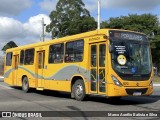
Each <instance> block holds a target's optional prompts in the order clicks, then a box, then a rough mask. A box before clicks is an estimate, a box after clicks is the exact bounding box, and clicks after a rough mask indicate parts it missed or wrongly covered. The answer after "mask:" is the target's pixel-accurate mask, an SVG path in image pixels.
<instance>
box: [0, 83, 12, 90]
mask: <svg viewBox="0 0 160 120" xmlns="http://www.w3.org/2000/svg"><path fill="white" fill-rule="evenodd" d="M0 86H1V87H3V88H6V89H13V88H11V87H9V86H5V85H1V84H0Z"/></svg>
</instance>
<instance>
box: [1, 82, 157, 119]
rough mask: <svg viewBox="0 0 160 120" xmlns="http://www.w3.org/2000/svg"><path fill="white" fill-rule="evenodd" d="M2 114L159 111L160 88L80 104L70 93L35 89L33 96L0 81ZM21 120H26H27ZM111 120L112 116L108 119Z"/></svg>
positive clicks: (91, 98)
mask: <svg viewBox="0 0 160 120" xmlns="http://www.w3.org/2000/svg"><path fill="white" fill-rule="evenodd" d="M0 111H160V87H159V86H157V87H154V93H153V95H151V96H145V97H123V98H122V99H120V100H116V101H112V100H109V99H106V98H105V97H98V96H96V97H95V96H90V97H87V98H86V100H85V101H83V102H81V101H76V100H74V99H71V98H70V94H67V93H61V92H53V91H36V90H32V91H31V92H30V93H24V92H23V91H22V90H21V88H13V87H9V86H8V85H7V84H5V83H4V82H0ZM3 119H6V118H3ZM19 119H23V120H26V119H28V118H25V119H24V118H19ZM44 119H53V118H44ZM54 119H56V120H57V119H60V120H61V119H63V120H70V119H71V120H72V119H78V120H81V119H84V120H88V119H91V120H93V119H94V120H100V119H106V118H103V117H96V118H93V117H92V118H87V117H85V116H83V117H82V118H80V117H75V118H72V117H70V116H68V117H63V118H62V117H60V118H54ZM108 119H111V117H109V118H108ZM112 119H117V117H113V118H112ZM118 119H122V120H124V119H129V120H135V119H136V120H138V119H141V120H143V119H149V120H151V119H157V120H158V119H159V118H157V117H147V118H146V117H138V118H135V117H124V118H123V117H118ZM7 120H8V118H7ZM34 120H35V119H34Z"/></svg>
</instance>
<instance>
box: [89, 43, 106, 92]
mask: <svg viewBox="0 0 160 120" xmlns="http://www.w3.org/2000/svg"><path fill="white" fill-rule="evenodd" d="M89 56H90V64H89V69H90V86H89V87H90V93H93V94H106V76H105V72H106V69H105V68H106V43H95V44H90V55H89Z"/></svg>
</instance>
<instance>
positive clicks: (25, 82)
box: [22, 77, 29, 93]
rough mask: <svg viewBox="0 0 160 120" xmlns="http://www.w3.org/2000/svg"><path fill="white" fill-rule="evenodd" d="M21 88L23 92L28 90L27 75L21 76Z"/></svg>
mask: <svg viewBox="0 0 160 120" xmlns="http://www.w3.org/2000/svg"><path fill="white" fill-rule="evenodd" d="M22 90H23V91H24V92H26V93H27V92H28V91H29V82H28V78H27V77H24V78H23V81H22Z"/></svg>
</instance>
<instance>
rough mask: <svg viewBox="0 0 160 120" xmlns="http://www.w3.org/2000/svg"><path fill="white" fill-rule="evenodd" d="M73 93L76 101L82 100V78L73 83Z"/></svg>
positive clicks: (83, 96) (83, 94)
mask: <svg viewBox="0 0 160 120" xmlns="http://www.w3.org/2000/svg"><path fill="white" fill-rule="evenodd" d="M72 89H73V95H74V98H75V99H76V100H78V101H82V100H83V99H84V98H85V93H86V92H85V86H84V82H83V80H81V79H79V80H77V81H76V82H75V84H74V85H73V88H72Z"/></svg>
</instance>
